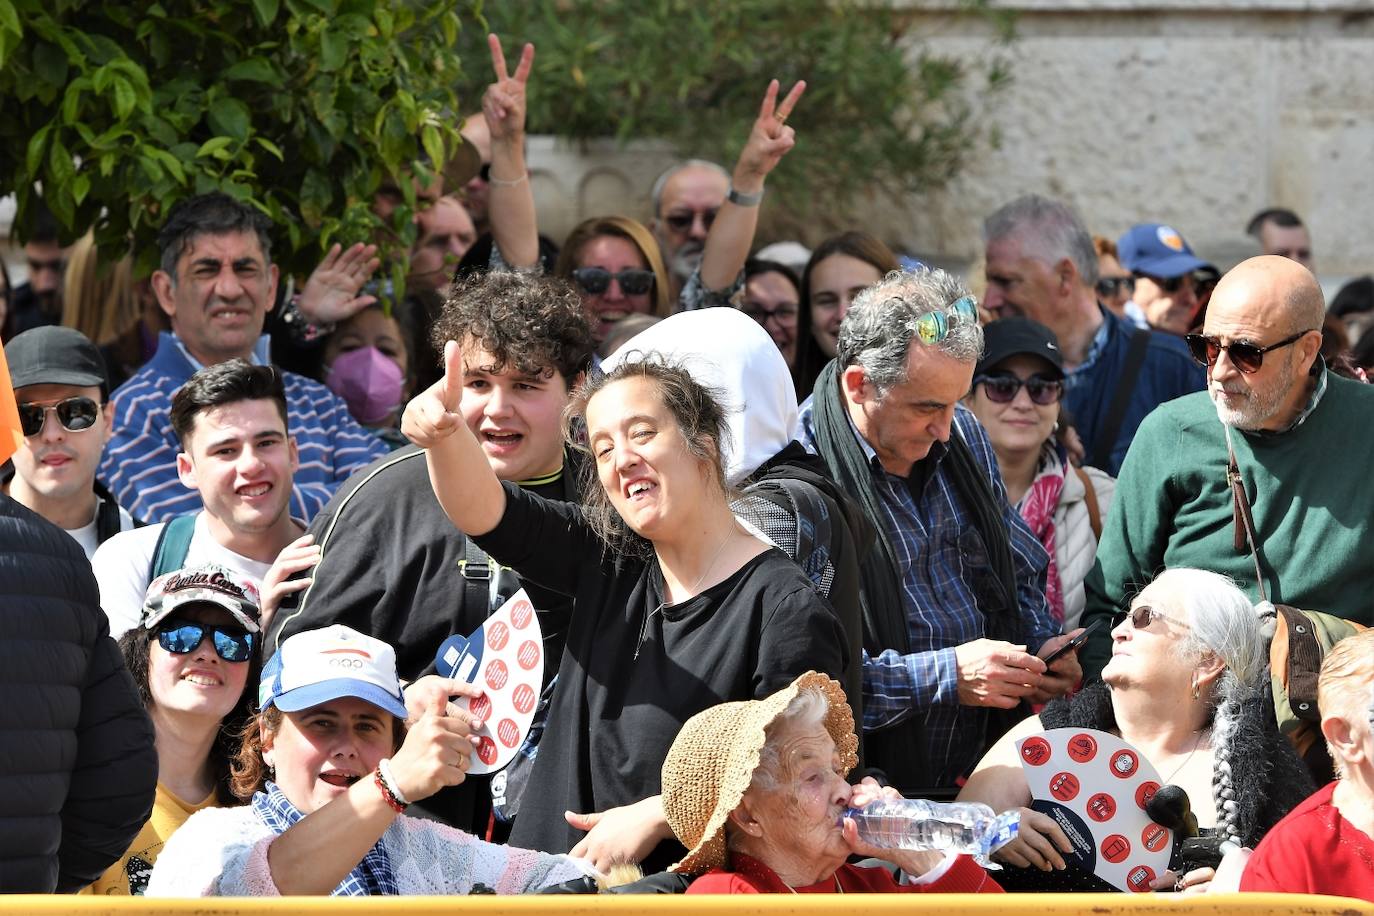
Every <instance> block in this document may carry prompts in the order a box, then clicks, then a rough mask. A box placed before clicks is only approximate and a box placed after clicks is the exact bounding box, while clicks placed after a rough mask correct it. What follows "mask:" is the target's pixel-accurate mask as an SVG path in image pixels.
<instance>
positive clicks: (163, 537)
mask: <svg viewBox="0 0 1374 916" xmlns="http://www.w3.org/2000/svg"><path fill="white" fill-rule="evenodd" d="M196 515H197V513H195V512H191V513H189V514H187V515H178V516H177V517H176V518H174V519H172V520H171V521H170V522H168V523H167V524H165V525H163V526H162V531H161V532H159V533H158V536H157V546H155V547H154V548H153V562H152V564H151V565H150V566H149V567H148V581H149V582H150V583H151V582H152V581H153V580H154V579H156V578H157V577H158V576H163V575H166V574H167V573H169V572H175V571H176V570H178V569H181V567H183V566H185V565H186V554H188V553H190V552H191V538H193V537H195V533H196Z"/></svg>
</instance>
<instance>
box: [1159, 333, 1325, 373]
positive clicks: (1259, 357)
mask: <svg viewBox="0 0 1374 916" xmlns="http://www.w3.org/2000/svg"><path fill="white" fill-rule="evenodd" d="M1311 333H1312V332H1311V331H1299V332H1298V333H1296V334H1294V335H1293V336H1292V337H1285V338H1284V339H1283V340H1280V341H1279V342H1278V343H1275V344H1270V345H1269V346H1267V347H1261V346H1259V345H1258V344H1252V343H1245V342H1244V341H1237V342H1235V343H1229V344H1224V343H1222V342H1221V341H1219V340H1217V339H1216V338H1215V337H1205V336H1203V335H1202V334H1188V335H1186V336H1185V337H1184V338H1183V340H1184V342H1186V343H1187V344H1188V352H1190V353H1191V354H1192V355H1193V359H1195V360H1197V362H1198V363H1199V364H1201V365H1203V366H1215V365H1216V364H1217V360H1218V359H1219V358H1220V357H1221V351H1222V350H1225V351H1226V355H1227V356H1229V357H1231V362H1232V363H1234V364H1235V367H1236V368H1237V369H1239V370H1240V371H1241V372H1244V373H1247V374H1248V373H1251V372H1258V371H1259V368H1260V366H1262V365H1264V354H1266V353H1268V352H1269V351H1270V350H1277V349H1279V348H1280V347H1286V346H1288V345H1289V344H1292V343H1296V342H1297V341H1299V340H1301V339H1302V338H1303V337H1304V336H1305V335H1307V334H1311Z"/></svg>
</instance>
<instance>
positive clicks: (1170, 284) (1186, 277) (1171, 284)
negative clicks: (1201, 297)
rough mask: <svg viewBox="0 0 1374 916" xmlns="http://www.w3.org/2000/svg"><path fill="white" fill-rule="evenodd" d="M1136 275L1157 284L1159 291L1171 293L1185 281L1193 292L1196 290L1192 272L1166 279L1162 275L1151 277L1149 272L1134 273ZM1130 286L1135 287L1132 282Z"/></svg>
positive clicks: (1176, 290) (1181, 286)
mask: <svg viewBox="0 0 1374 916" xmlns="http://www.w3.org/2000/svg"><path fill="white" fill-rule="evenodd" d="M1136 276H1137V277H1143V278H1144V279H1146V280H1149V281H1150V282H1151V283H1153V284H1154V285H1155V286H1158V287H1159V288H1160V290H1161V291H1163V292H1166V293H1168V294H1169V295H1173V294H1174V293H1176V292H1178V291H1179V290H1180V289H1182V288H1183V284H1184V283H1187V284H1188V285H1189V286H1190V287H1191V288H1192V289H1193V291H1194V292H1196V291H1197V280H1196V279H1195V278H1194V277H1193V275H1192V274H1181V275H1180V276H1177V277H1169V278H1168V279H1165V278H1164V277H1152V276H1150V275H1149V274H1136ZM1131 288H1132V289H1134V288H1135V284H1134V283H1132V284H1131Z"/></svg>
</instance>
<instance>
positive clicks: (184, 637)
mask: <svg viewBox="0 0 1374 916" xmlns="http://www.w3.org/2000/svg"><path fill="white" fill-rule="evenodd" d="M206 633H210V634H211V637H212V639H213V642H214V646H215V652H216V654H218V655H219V657H220V658H222V659H224V660H225V661H226V662H246V661H248V658H249V656H251V655H252V654H253V634H252V633H249V632H248V631H247V630H245V629H244V628H243V627H234V626H227V625H224V624H218V623H216V624H209V623H191V622H190V621H189V620H167V621H163V623H162V624H161V625H160V626H159V627H158V628H157V644H158V645H159V646H161V647H162V648H163V649H165V650H167V651H168V652H171V653H172V654H173V655H185V654H187V653H188V652H194V651H195V650H196V648H197V647H198V646H199V645H200V641H201V640H202V639H204V638H205V634H206Z"/></svg>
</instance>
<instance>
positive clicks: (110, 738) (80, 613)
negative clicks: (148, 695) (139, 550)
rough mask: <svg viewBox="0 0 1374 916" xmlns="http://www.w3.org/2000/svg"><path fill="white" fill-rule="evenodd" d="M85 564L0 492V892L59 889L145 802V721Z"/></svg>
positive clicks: (96, 857) (137, 822)
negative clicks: (1, 700)
mask: <svg viewBox="0 0 1374 916" xmlns="http://www.w3.org/2000/svg"><path fill="white" fill-rule="evenodd" d="M109 630H110V627H109V621H108V619H107V618H106V617H105V614H104V613H103V612H102V611H101V610H100V598H99V593H98V591H97V589H96V582H95V577H94V576H93V575H92V574H91V566H90V563H88V562H87V560H86V558H85V556H84V555H83V554H82V552H81V548H80V547H79V546H78V545H77V543H76V542H75V541H74V540H72V539H71V538H70V537H69V536H68V535H67V534H66V533H64V532H63V531H61V530H60V529H58V528H56V527H54V526H53V525H51V524H50V523H48V522H47V521H44V520H43V519H42V518H40V517H39V516H38V515H37V514H35V513H33V512H31V511H29V510H28V509H26V508H24V507H23V506H21V505H19V503H17V502H15V501H14V500H12V499H10V498H9V497H8V496H3V495H0V696H3V697H4V702H3V703H0V892H6V893H51V892H52V891H54V890H57V891H64V892H70V891H75V890H79V889H80V888H82V887H84V886H86V885H87V884H90V883H91V882H92V881H94V880H95V879H96V878H98V877H100V875H101V873H103V872H104V871H105V869H106V868H109V866H110V865H111V864H113V863H114V862H115V861H116V860H117V859H118V858H119V857H120V856H122V855H123V854H124V853H125V852H126V851H128V848H129V844H130V843H131V842H133V839H134V837H135V836H137V834H138V831H139V830H140V829H141V828H142V827H143V824H144V823H145V822H146V821H147V820H148V817H149V815H150V814H151V813H152V809H153V792H154V788H155V786H156V784H157V752H156V750H155V749H154V747H153V727H152V723H151V722H149V720H148V716H147V713H145V712H144V710H143V704H142V703H141V702H140V701H139V697H138V691H137V689H136V688H135V687H134V682H133V679H132V678H131V677H129V673H128V671H127V670H125V668H124V660H123V658H122V657H121V656H120V654H119V650H118V648H117V647H116V646H115V643H114V640H112V639H110V635H109Z"/></svg>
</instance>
